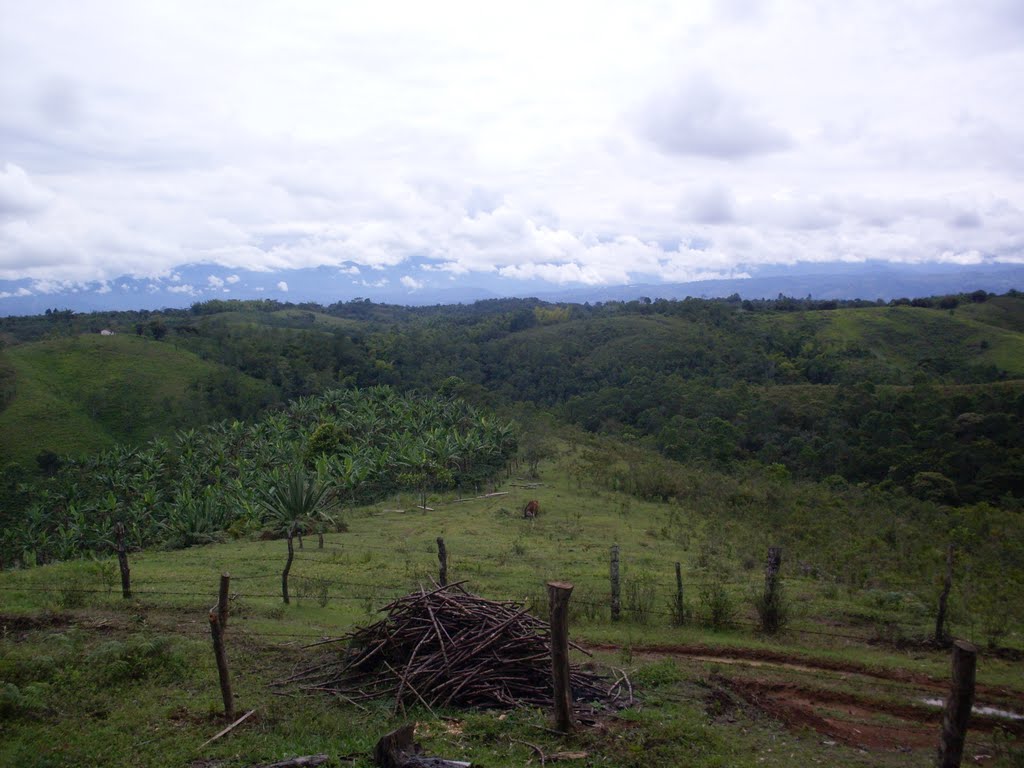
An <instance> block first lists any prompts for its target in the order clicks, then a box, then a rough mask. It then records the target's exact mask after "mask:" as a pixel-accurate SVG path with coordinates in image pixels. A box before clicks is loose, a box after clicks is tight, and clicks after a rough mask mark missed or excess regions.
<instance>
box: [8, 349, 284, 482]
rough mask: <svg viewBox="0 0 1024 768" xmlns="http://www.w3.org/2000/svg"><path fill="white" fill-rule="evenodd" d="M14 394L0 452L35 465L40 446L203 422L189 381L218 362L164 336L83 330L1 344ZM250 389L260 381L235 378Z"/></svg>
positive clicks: (88, 443)
mask: <svg viewBox="0 0 1024 768" xmlns="http://www.w3.org/2000/svg"><path fill="white" fill-rule="evenodd" d="M2 354H3V356H4V358H5V361H6V363H7V364H9V365H10V366H11V367H12V368H13V369H14V385H13V386H14V389H15V394H14V396H13V398H12V399H11V401H10V403H9V405H8V407H7V408H6V409H5V410H3V412H0V446H2V448H0V459H3V460H5V461H17V462H20V463H21V464H23V465H25V466H32V467H34V466H35V461H34V460H35V456H36V454H38V453H39V451H41V450H43V449H51V450H54V451H56V452H59V453H62V454H72V455H82V454H85V453H88V452H92V451H98V450H102V449H104V448H109V447H111V446H112V445H114V444H116V443H118V442H141V441H144V440H146V439H149V438H151V437H154V436H156V435H159V434H165V433H167V432H170V431H172V430H174V429H177V428H179V427H182V426H187V425H194V424H198V423H202V422H203V421H204V419H205V418H207V417H208V416H209V413H208V412H209V408H208V406H207V405H206V403H205V401H204V400H203V398H202V396H201V394H200V393H198V392H197V391H196V390H195V389H194V385H196V384H197V383H198V382H200V381H201V380H203V379H204V378H206V377H209V376H211V375H212V374H214V373H216V372H218V371H220V370H222V369H221V367H220V366H217V365H213V364H211V363H207V362H205V361H203V360H201V359H199V358H198V357H196V356H195V355H194V354H192V353H190V352H185V351H182V350H180V349H178V348H176V347H174V346H172V345H171V344H169V343H167V342H157V341H153V340H151V339H145V338H140V337H137V336H133V335H129V334H116V335H114V336H100V335H99V334H86V335H80V336H73V337H70V338H61V339H55V340H51V341H41V342H36V343H32V344H22V345H18V346H15V347H11V348H9V349H6V350H4V351H3V353H2ZM239 381H240V384H241V386H243V387H248V388H249V389H250V390H251V395H252V396H253V397H258V395H259V393H260V392H261V391H262V390H263V389H265V385H263V384H262V383H259V382H255V381H252V380H248V379H246V378H245V377H240V379H239Z"/></svg>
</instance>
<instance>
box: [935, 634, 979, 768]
mask: <svg viewBox="0 0 1024 768" xmlns="http://www.w3.org/2000/svg"><path fill="white" fill-rule="evenodd" d="M977 659H978V649H977V648H975V647H974V646H973V645H971V644H970V643H968V642H967V641H966V640H957V641H955V642H954V643H953V682H952V686H951V687H950V690H949V698H947V699H946V708H945V710H944V711H943V713H942V739H941V741H940V742H939V755H938V760H937V761H936V763H935V764H936V765H937V766H938V768H959V766H960V760H961V758H962V757H963V753H964V739H965V738H966V736H967V721H968V720H969V719H970V717H971V706H972V705H973V704H974V671H975V667H976V664H977Z"/></svg>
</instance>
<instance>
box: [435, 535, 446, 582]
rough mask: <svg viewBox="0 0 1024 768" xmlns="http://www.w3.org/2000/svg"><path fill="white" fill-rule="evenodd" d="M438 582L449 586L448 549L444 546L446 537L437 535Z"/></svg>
mask: <svg viewBox="0 0 1024 768" xmlns="http://www.w3.org/2000/svg"><path fill="white" fill-rule="evenodd" d="M437 562H438V568H437V582H438V583H439V584H440V585H441V586H442V587H447V586H448V550H447V549H445V548H444V539H442V538H441V537H440V536H438V537H437Z"/></svg>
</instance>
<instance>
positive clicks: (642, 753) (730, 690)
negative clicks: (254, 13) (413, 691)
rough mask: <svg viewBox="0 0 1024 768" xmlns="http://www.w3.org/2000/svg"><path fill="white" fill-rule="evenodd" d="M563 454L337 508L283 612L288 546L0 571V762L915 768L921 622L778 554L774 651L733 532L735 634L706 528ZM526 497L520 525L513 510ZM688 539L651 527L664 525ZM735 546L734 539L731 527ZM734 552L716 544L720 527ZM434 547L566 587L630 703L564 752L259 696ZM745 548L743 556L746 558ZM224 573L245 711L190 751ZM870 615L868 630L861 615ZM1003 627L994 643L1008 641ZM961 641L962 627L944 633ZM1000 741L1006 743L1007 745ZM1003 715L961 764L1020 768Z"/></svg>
mask: <svg viewBox="0 0 1024 768" xmlns="http://www.w3.org/2000/svg"><path fill="white" fill-rule="evenodd" d="M572 459H573V455H572V453H571V452H565V453H564V454H563V455H562V456H561V458H560V459H559V461H558V463H557V464H554V465H548V466H545V467H544V468H543V470H544V471H543V477H542V480H541V485H539V486H538V487H524V486H525V485H527V481H524V480H513V481H510V482H509V483H508V484H506V485H505V486H504V487H502V488H499V489H498V491H499V492H504V493H505V494H506V495H496V496H490V497H487V498H478V499H474V500H468V501H463V502H461V503H459V502H457V501H456V500H455V499H453V498H450V497H446V498H439V497H435V498H434V499H432V500H431V502H430V505H431V506H432V507H433V510H431V511H423V510H420V509H416V508H415V507H413V506H412V505H413V504H414V503H415V502H414V501H413V499H412V498H411V497H396V498H393V499H390V500H388V501H387V502H385V503H382V504H378V505H376V506H375V507H372V508H364V509H359V510H354V511H350V512H349V513H347V514H346V517H345V522H346V523H347V525H348V530H347V531H345V532H335V533H330V534H328V535H327V536H326V542H325V546H324V548H322V549H320V548H318V547H317V542H316V539H315V537H310V538H307V539H306V541H305V546H304V548H303V549H302V550H299V551H298V552H297V556H296V562H295V566H294V568H293V572H292V578H291V591H292V602H291V604H290V605H287V606H286V605H284V604H283V603H282V601H281V598H280V569H281V567H282V566H283V560H284V542H282V541H248V540H239V541H234V542H229V543H224V544H217V545H210V546H207V547H202V548H193V549H189V550H184V551H178V552H144V553H135V554H133V555H132V557H131V567H132V577H133V584H134V589H135V596H134V598H133V599H131V600H122V599H121V598H120V595H119V594H118V587H117V585H116V579H117V577H116V567H115V566H114V564H113V563H112V562H111V561H103V562H99V563H97V562H88V561H83V562H76V563H65V564H61V565H56V566H48V567H43V568H35V569H29V570H23V571H13V572H12V571H8V572H4V573H3V574H0V594H2V602H3V605H4V608H3V614H2V616H0V626H2V628H3V629H2V635H0V678H2V680H3V688H2V697H3V698H2V699H0V716H2V719H0V764H4V765H19V766H61V765H69V766H70V765H116V766H127V765H139V766H142V765H154V766H155V765H193V766H204V767H205V768H209V767H210V766H214V765H217V766H219V765H224V766H243V765H250V764H253V763H256V762H260V761H265V762H269V761H272V760H275V759H282V758H285V757H289V756H294V755H301V754H311V753H317V752H326V753H329V754H330V755H332V757H333V761H332V763H331V765H355V766H369V765H371V764H372V763H371V761H370V759H369V755H368V752H369V750H370V749H371V748H372V746H373V744H374V743H375V742H376V740H377V739H378V738H379V737H380V736H381V735H383V734H384V733H386V732H387V731H389V730H391V729H392V728H393V727H395V726H396V725H397V724H400V723H403V722H409V721H413V720H415V721H416V722H417V723H418V730H417V734H418V738H419V740H420V741H421V742H422V743H423V746H424V749H425V751H426V753H427V754H431V755H438V756H444V757H447V758H449V759H458V760H473V761H476V762H479V763H480V764H482V765H487V766H522V765H527V764H533V765H540V764H541V759H540V755H541V753H543V755H545V756H546V758H548V759H549V760H550V758H551V757H552V756H554V755H556V754H557V753H560V752H576V753H585V754H586V756H585V757H579V758H576V759H573V760H569V759H566V760H565V763H566V764H567V765H581V766H583V765H587V766H591V765H593V766H597V765H604V766H651V765H665V766H674V765H680V766H682V765H686V766H793V765H816V764H817V765H839V766H912V765H921V766H924V765H930V764H931V762H932V760H933V754H934V747H935V744H936V741H937V735H938V731H939V725H938V721H937V717H938V715H937V713H938V710H937V709H936V708H934V707H931V706H929V705H928V704H926V703H925V699H932V698H942V697H943V696H944V694H945V691H946V688H947V685H948V684H947V682H946V681H947V679H948V663H949V662H948V656H947V654H946V653H945V652H943V651H937V650H930V649H928V648H927V647H925V646H923V645H920V644H913V645H894V644H891V643H886V642H885V637H883V636H880V635H879V632H878V631H877V630H878V626H879V623H880V622H881V623H882V624H885V621H883V620H889V621H892V622H897V621H904V622H907V623H909V624H910V625H911V626H909V627H907V628H906V633H905V634H909V635H913V634H925V633H926V631H927V626H928V611H927V610H920V611H909V612H908V610H907V608H906V606H900V605H898V604H893V605H887V604H882V603H879V601H878V600H877V595H873V594H872V593H871V590H868V589H865V590H858V591H853V590H846V589H839V590H837V589H836V588H835V585H834V584H832V583H829V582H828V581H826V580H819V579H815V578H811V577H806V576H801V575H800V574H799V573H798V572H797V569H796V564H795V563H794V562H792V561H791V560H789V559H785V558H786V556H785V555H784V564H783V576H784V579H785V582H784V583H785V586H786V590H787V595H788V597H789V600H790V603H791V605H792V607H793V610H794V616H793V620H792V622H791V624H790V625H789V628H788V629H787V630H786V631H784V632H783V633H782V634H781V635H778V636H774V637H769V636H765V635H761V634H758V632H757V631H756V628H755V626H754V625H755V623H756V621H755V619H756V615H755V613H754V611H753V608H752V603H751V598H752V596H753V595H754V593H755V592H756V590H757V588H758V585H759V584H760V583H762V580H763V577H762V575H761V562H762V560H763V556H764V545H765V544H767V543H770V542H764V543H761V542H758V541H757V536H756V532H755V533H753V534H750V535H746V536H740V537H736V538H735V539H734V540H735V541H736V542H737V543H736V546H734V547H732V548H731V549H730V551H728V552H727V553H726V554H724V555H723V556H722V560H721V562H720V564H719V569H718V571H717V572H718V573H719V574H720V578H718V579H717V582H720V583H721V585H722V586H724V588H725V591H726V594H727V598H726V599H727V600H728V601H729V602H730V603H731V604H732V606H733V607H734V608H735V611H736V615H735V618H734V621H733V622H732V624H731V626H730V627H728V628H722V629H719V630H717V631H716V630H712V629H709V628H708V627H707V626H705V625H706V623H707V622H706V621H705V622H702V621H701V619H702V617H704V615H705V612H706V605H705V604H704V601H703V600H702V591H703V589H704V587H705V586H706V583H707V580H708V574H709V569H708V567H707V564H706V563H705V562H704V559H705V558H706V556H707V552H708V551H709V547H708V544H709V542H713V541H718V540H719V539H720V538H721V535H722V533H721V532H720V531H718V530H717V527H718V525H719V523H718V522H717V521H716V520H715V519H713V518H712V517H711V516H710V515H702V514H701V513H699V512H697V511H694V510H692V509H683V510H680V508H679V507H678V506H676V505H670V504H661V503H653V502H643V501H639V500H637V499H636V498H632V497H629V496H626V495H624V494H620V493H614V492H609V491H600V490H594V489H592V488H587V487H582V488H581V487H580V486H579V485H578V483H577V481H576V480H575V479H571V477H570V470H571V467H572ZM531 498H535V499H537V500H539V501H540V504H541V508H542V513H541V515H540V516H539V517H538V518H537V519H536V520H535V521H529V520H524V519H523V518H522V516H521V514H520V510H521V509H522V506H523V504H524V503H525V501H527V500H528V499H531ZM680 515H683V519H682V521H681V524H680V525H679V527H680V529H686V530H688V531H689V532H690V533H689V534H688V537H686V538H680V537H678V536H665V535H663V534H662V531H663V529H664V528H665V525H666V522H667V521H668V520H670V519H674V520H677V521H678V520H679V516H680ZM748 533H749V532H748ZM725 535H726V536H728V535H729V531H726V532H725ZM438 536H441V537H443V538H444V540H445V543H446V546H447V549H448V552H449V578H450V579H451V580H453V581H455V580H458V581H465V582H466V587H467V588H469V589H471V590H472V591H474V592H476V593H478V594H480V595H482V596H484V597H487V598H491V599H514V600H522V601H526V602H527V603H528V604H529V605H530V606H531V609H532V610H534V611H536V612H537V613H538V614H540V615H544V614H545V611H546V605H545V597H544V584H545V582H546V581H547V580H551V579H558V580H568V581H570V582H572V583H573V584H574V585H575V590H574V593H573V598H572V603H571V635H572V637H573V639H574V641H576V642H578V643H580V644H582V645H583V646H585V647H589V648H590V649H591V650H592V652H593V653H594V658H593V659H587V658H586V657H584V656H582V655H581V654H576V658H575V660H576V661H578V662H580V663H587V664H592V665H594V668H595V669H596V670H597V671H599V672H606V673H608V674H611V675H617V674H618V672H616V671H615V670H624V671H625V672H626V673H627V674H628V676H629V678H630V680H631V681H632V684H633V686H634V687H635V689H636V692H637V696H638V698H639V700H640V703H638V704H637V705H636V706H634V707H631V708H628V709H625V710H623V711H620V712H609V713H608V714H607V715H606V716H605V717H603V718H602V719H601V720H600V722H599V723H598V724H597V725H596V726H590V727H586V728H582V729H580V731H579V732H578V733H576V734H574V735H572V736H570V737H560V736H557V735H555V734H553V733H552V732H551V731H549V730H546V729H547V728H548V727H549V725H550V723H549V714H548V713H545V712H542V711H539V710H519V711H514V712H509V713H499V712H480V711H459V710H447V711H434V712H429V711H427V710H425V709H420V708H415V709H413V710H411V711H410V712H408V713H398V714H396V713H395V712H394V711H393V707H392V705H393V702H391V701H382V702H377V703H374V704H372V705H370V706H368V707H363V708H357V707H355V706H352V705H348V704H344V703H340V702H338V701H334V700H328V699H326V698H321V697H318V696H301V697H300V696H295V692H294V691H291V690H288V689H285V690H283V691H278V693H284V694H287V695H275V692H274V690H272V689H271V688H270V687H269V684H270V683H271V682H272V681H274V680H277V679H280V678H282V677H285V676H287V675H288V674H289V673H290V672H291V671H293V670H294V669H296V668H300V667H305V666H310V665H313V664H315V663H317V662H318V661H322V660H324V659H327V658H330V657H332V655H333V654H336V653H337V652H338V648H339V646H337V645H332V644H328V645H323V646H314V647H305V646H309V645H310V644H311V643H316V642H318V641H320V640H322V639H326V638H334V637H338V636H339V635H341V634H343V633H344V632H346V631H347V630H350V629H352V628H354V627H357V626H360V625H365V624H368V623H370V622H372V621H374V620H376V619H377V618H379V616H380V614H378V613H377V611H378V610H379V609H380V608H381V607H382V606H383V605H385V604H386V603H387V602H388V601H389V600H390V599H392V598H394V597H396V596H399V595H402V594H405V593H407V592H409V591H410V590H413V589H416V588H417V587H418V586H419V585H424V584H429V582H430V579H431V578H432V577H433V576H435V574H436V571H437V556H436V543H435V540H436V538H437V537H438ZM741 542H750V543H748V544H743V543H741ZM612 544H618V545H619V546H620V548H621V555H622V564H623V608H624V613H623V617H622V620H620V621H618V622H612V621H611V620H610V617H609V608H608V595H609V586H608V559H609V548H610V547H611V545H612ZM676 561H679V562H680V563H681V566H682V572H683V581H684V591H685V600H686V603H687V605H688V607H689V608H690V609H691V615H689V616H688V617H687V621H686V623H685V624H684V625H683V626H677V625H676V624H675V622H674V621H673V616H672V615H671V614H672V612H671V610H670V603H671V601H672V599H673V594H674V592H675V582H674V563H675V562H676ZM221 572H230V574H231V577H232V601H231V620H230V624H229V628H228V638H227V644H228V655H229V659H230V663H231V668H232V674H233V682H234V685H235V689H236V692H237V698H238V702H237V705H236V706H237V709H238V711H239V712H244V711H247V710H249V709H255V710H256V714H255V715H254V716H253V717H251V718H250V719H249V720H247V721H246V723H244V724H243V725H241V726H239V727H238V728H237V729H236V730H235V731H233V732H232V733H231V734H230V735H228V736H226V737H224V738H222V739H220V740H218V741H216V742H214V743H212V744H209V745H207V746H203V743H204V742H205V741H206V740H207V739H208V738H209V737H211V736H213V735H214V734H215V733H216V732H217V731H218V730H220V728H221V727H222V725H223V723H222V721H221V720H220V719H219V715H218V713H219V708H220V696H219V691H218V689H217V684H216V669H215V666H214V661H213V654H212V651H211V649H210V642H209V631H208V622H207V611H208V610H209V608H210V607H211V605H213V603H214V602H215V600H216V590H217V582H218V576H219V574H220V573H221ZM865 617H869V618H867V619H866V618H865ZM1021 629H1022V628H1021V627H1015V628H1014V629H1013V632H1011V634H1010V636H1009V638H1008V640H1007V641H1006V643H1007V644H1008V645H1016V646H1017V647H1018V648H1019V647H1020V646H1021V644H1022V635H1021ZM954 630H955V631H956V632H958V633H960V634H964V635H969V633H970V627H968V626H963V625H960V626H957V625H955V626H954ZM978 682H979V692H978V701H979V703H983V704H987V705H991V706H995V707H997V708H1001V709H1007V710H1011V711H1016V712H1021V711H1022V709H1024V707H1022V706H1021V701H1022V700H1024V669H1022V667H1021V663H1020V661H1013V660H1012V659H1011V658H1009V657H1007V658H1002V657H1000V656H997V655H993V654H988V653H983V654H982V656H981V658H980V660H979V667H978ZM1014 730H1015V733H1016V735H1014V734H1013V733H1010V731H1014ZM1022 732H1024V729H1022V728H1021V727H1020V722H1019V721H1016V724H1015V721H1010V720H1002V721H1000V720H997V719H993V718H981V719H979V720H977V721H976V726H975V728H974V729H973V730H972V731H971V734H970V738H969V741H968V746H967V751H966V755H967V760H968V761H971V762H972V763H974V762H975V760H974V758H975V756H979V755H988V756H989V757H986V758H984V759H981V760H978V761H976V762H977V763H978V764H983V765H990V766H1019V765H1021V764H1022V762H1021V761H1022V760H1024V756H1022V755H1024V751H1022V744H1021V741H1020V740H1021V736H1022Z"/></svg>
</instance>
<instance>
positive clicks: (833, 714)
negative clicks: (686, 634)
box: [592, 645, 1024, 751]
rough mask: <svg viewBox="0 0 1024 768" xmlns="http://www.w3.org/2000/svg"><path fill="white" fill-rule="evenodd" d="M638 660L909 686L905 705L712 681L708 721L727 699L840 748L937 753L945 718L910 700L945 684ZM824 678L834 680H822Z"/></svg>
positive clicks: (1002, 696) (768, 658) (876, 673)
mask: <svg viewBox="0 0 1024 768" xmlns="http://www.w3.org/2000/svg"><path fill="white" fill-rule="evenodd" d="M592 647H593V648H594V649H595V650H617V647H616V646H612V645H598V646H592ZM633 653H634V654H636V655H641V656H657V657H666V656H681V657H687V658H692V659H696V660H706V661H719V662H722V663H724V664H729V663H747V664H750V665H751V666H754V667H761V666H763V667H768V666H772V667H777V668H780V669H784V670H799V671H804V672H812V673H814V672H822V673H839V674H840V675H844V676H845V675H858V676H863V677H868V678H875V679H881V680H889V681H895V682H899V683H902V684H904V685H905V686H906V688H907V689H906V690H905V691H904V693H903V695H906V697H907V700H906V702H905V703H901V702H897V701H892V700H885V699H878V698H873V697H870V696H863V695H861V694H858V693H851V692H848V691H840V690H832V689H828V688H819V687H815V686H813V685H806V684H800V683H791V682H779V681H777V680H766V679H751V678H748V677H726V676H724V675H720V674H719V675H714V676H713V677H712V682H713V684H714V687H713V688H712V693H711V697H710V699H709V714H714V713H727V711H728V709H729V707H730V705H729V702H728V697H729V696H730V695H732V696H734V697H737V698H738V699H740V700H742V702H745V703H746V705H748V706H752V707H754V708H756V709H758V710H761V711H763V712H766V713H767V714H769V715H770V716H771V717H773V718H775V719H777V720H779V721H780V722H782V723H784V724H785V725H786V726H787V727H790V728H793V729H801V728H810V729H812V730H814V731H816V732H818V733H820V734H822V735H823V736H826V737H828V738H831V739H834V740H835V741H837V742H841V743H844V744H848V745H851V746H855V747H860V748H864V749H873V750H897V751H912V750H916V749H926V748H932V747H935V746H936V744H937V739H938V728H939V723H940V722H941V720H942V710H941V709H939V708H937V707H928V706H927V705H925V704H923V703H921V704H916V703H914V702H915V700H921V699H924V698H940V697H936V696H935V692H936V691H942V692H943V693H945V692H946V691H947V690H948V688H949V683H948V682H947V681H943V680H937V679H935V678H932V677H929V676H927V675H922V674H919V673H914V672H908V671H906V670H889V669H880V668H875V667H869V666H866V665H862V664H857V663H855V662H841V661H833V660H829V659H815V658H811V657H807V656H799V655H791V654H786V653H782V652H779V651H770V650H764V649H755V648H712V647H709V646H704V645H686V646H663V645H655V646H644V647H642V648H636V647H634V648H633ZM825 677H832V676H831V675H825ZM977 692H978V694H979V695H982V696H986V697H987V698H990V699H993V700H1008V701H1009V702H1012V705H1011V708H1012V709H1015V710H1018V711H1019V709H1020V706H1019V703H1020V701H1021V695H1020V693H1018V692H1015V691H1007V690H1005V689H1002V688H996V687H993V686H981V685H979V686H978V687H977ZM970 727H971V728H972V729H976V730H980V731H992V730H993V729H995V728H997V727H998V728H1001V729H1003V730H1004V731H1006V732H1007V733H1010V734H1013V735H1014V736H1016V737H1017V738H1022V737H1024V721H1019V720H1017V721H1014V720H1007V719H1003V718H997V717H989V716H985V715H978V714H975V715H973V716H972V717H971V726H970Z"/></svg>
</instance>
